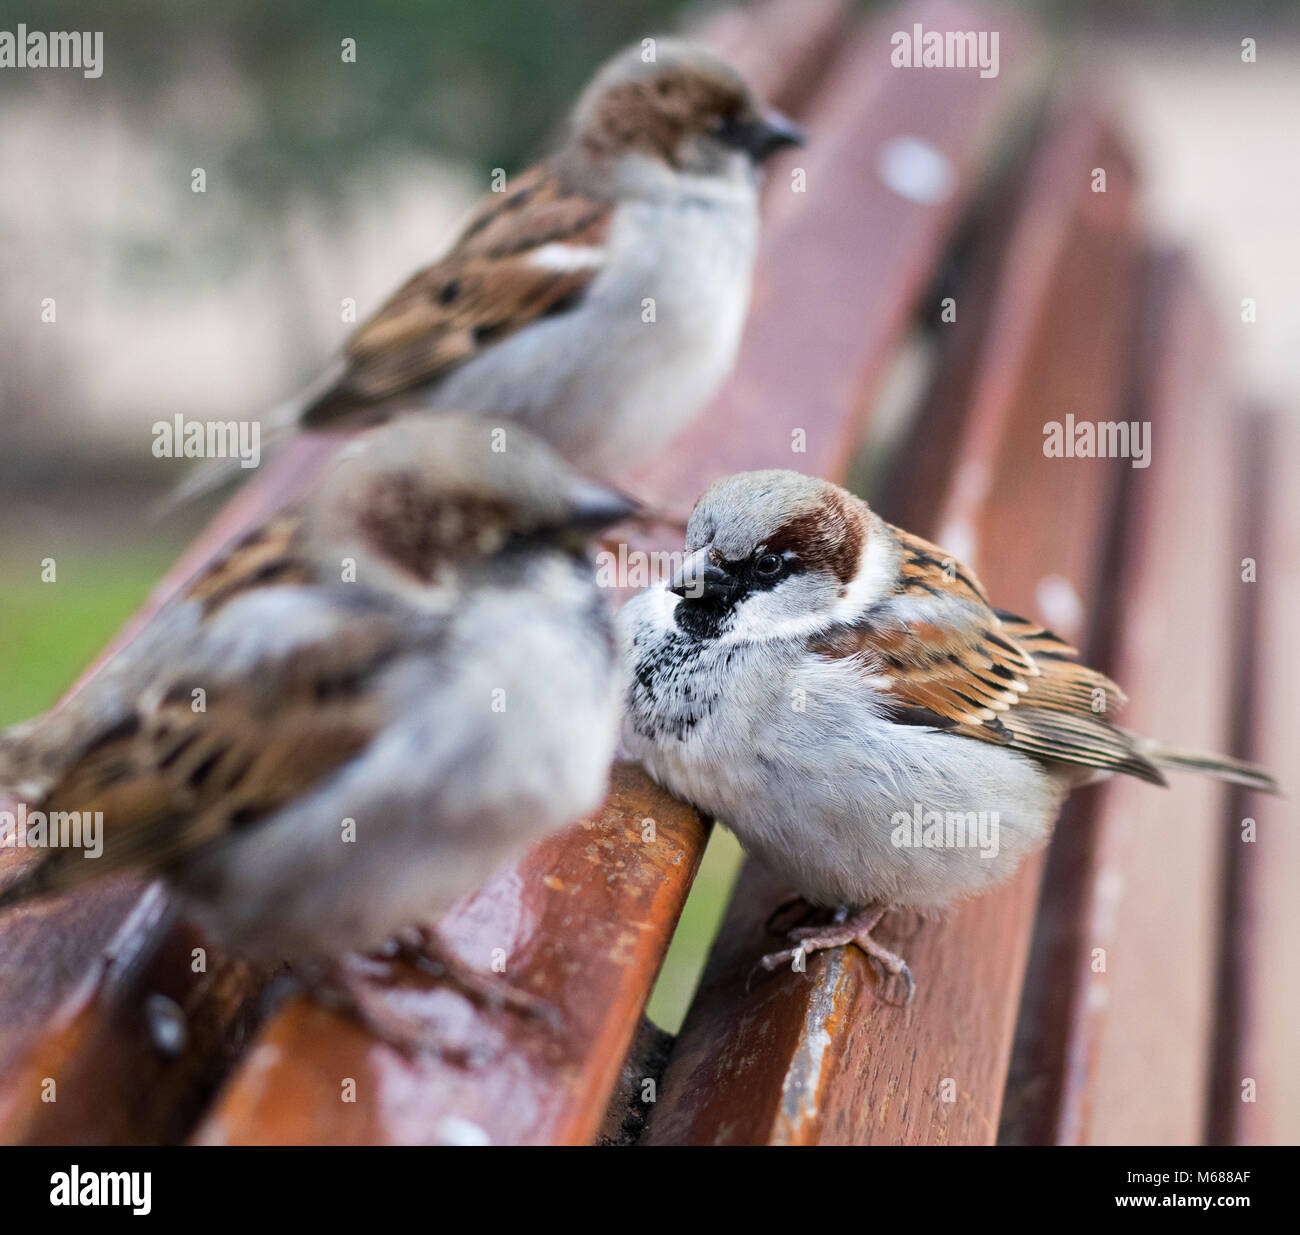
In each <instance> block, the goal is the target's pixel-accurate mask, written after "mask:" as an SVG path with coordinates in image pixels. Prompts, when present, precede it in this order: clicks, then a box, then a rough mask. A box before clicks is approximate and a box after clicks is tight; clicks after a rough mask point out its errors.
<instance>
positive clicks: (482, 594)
mask: <svg viewBox="0 0 1300 1235" xmlns="http://www.w3.org/2000/svg"><path fill="white" fill-rule="evenodd" d="M503 443H504V446H505V449H504V450H502V449H499V447H500V446H501V445H502V444H503ZM631 512H632V504H631V503H630V502H629V500H628V499H626V498H624V497H623V496H622V495H621V494H618V493H615V492H613V491H611V490H609V489H607V488H605V487H604V486H602V485H598V484H595V483H593V482H591V481H589V480H587V479H586V478H584V477H582V476H580V475H579V474H578V473H577V472H575V471H574V470H573V469H571V468H570V467H569V466H568V465H567V464H566V463H564V462H563V461H562V460H561V459H560V458H559V457H558V456H557V455H556V454H555V453H554V452H553V451H552V450H551V449H550V448H549V447H547V446H546V445H544V444H543V443H541V442H539V441H537V440H536V439H533V438H531V437H530V436H529V435H528V434H527V433H526V431H525V430H523V429H517V428H513V427H512V428H510V429H509V431H508V432H507V434H506V435H505V438H504V439H503V438H502V437H501V436H500V434H499V431H494V429H493V427H492V426H491V425H490V424H489V423H488V422H486V421H483V420H478V419H474V418H470V417H464V416H449V415H440V416H418V417H407V418H405V419H404V420H401V421H398V422H396V423H394V424H393V425H391V426H389V427H387V428H383V429H380V430H377V431H375V432H373V433H371V434H369V435H367V436H365V437H362V438H360V439H358V440H357V441H356V442H354V443H353V444H351V445H350V446H348V447H347V448H345V449H344V451H343V452H342V453H341V454H340V456H339V458H338V460H337V461H336V463H335V465H334V467H333V469H332V470H331V471H329V472H328V473H327V474H326V475H325V476H324V477H323V478H322V479H321V481H320V482H319V483H318V484H317V486H316V487H315V489H314V490H313V492H312V493H311V494H310V495H309V496H308V497H307V498H306V499H305V500H304V502H303V503H302V504H300V505H299V506H297V507H295V508H292V509H290V510H289V511H288V512H286V513H284V514H282V515H280V516H278V517H276V518H274V519H272V520H271V521H270V522H268V523H266V524H264V525H263V526H261V527H259V528H257V529H256V530H255V531H253V532H251V533H250V534H248V535H246V536H245V537H243V539H241V540H240V541H238V543H236V544H235V545H234V546H233V547H232V548H230V549H229V550H228V551H227V552H226V553H225V555H224V556H222V557H221V558H219V559H218V560H217V561H215V562H214V563H212V564H211V565H209V566H208V567H206V568H205V569H204V570H203V571H202V572H201V573H199V574H198V575H197V576H196V577H195V578H194V579H193V580H192V581H191V582H190V583H189V585H188V586H187V587H186V589H185V591H184V592H183V593H182V594H181V595H180V596H178V597H177V598H176V599H175V600H173V601H172V602H171V603H169V604H168V605H167V606H166V607H164V608H163V609H162V610H161V611H160V612H159V613H158V615H157V616H156V617H155V618H154V619H153V620H152V621H151V622H150V623H149V625H148V626H147V627H146V629H145V630H143V631H142V632H141V634H140V635H139V636H138V637H137V638H136V639H135V640H134V641H133V642H132V643H130V644H129V645H128V646H127V647H126V648H125V649H124V650H123V651H122V652H120V653H119V654H118V655H117V657H116V658H115V659H113V660H112V661H111V662H110V663H109V664H108V665H107V667H106V668H105V669H104V670H103V671H102V672H101V673H99V674H98V675H97V676H95V677H94V678H92V679H91V680H90V681H89V682H88V683H87V685H86V686H85V687H83V688H82V689H81V690H80V691H79V692H78V693H77V694H76V695H75V696H74V697H73V698H72V699H70V700H69V701H68V702H67V703H66V704H65V705H64V706H62V707H61V708H59V709H57V710H56V711H54V712H51V713H49V714H48V715H46V716H42V717H40V718H38V719H36V720H34V721H31V722H28V723H27V724H24V725H20V726H18V727H16V728H14V729H11V730H9V731H8V732H7V733H5V734H4V735H3V736H0V786H8V787H12V788H13V789H14V790H15V791H17V792H19V793H20V794H21V795H25V796H26V797H27V798H28V801H29V803H30V804H31V806H32V807H33V808H37V807H39V808H40V809H41V810H43V811H45V812H47V813H50V812H59V811H65V810H66V811H83V812H85V811H93V812H102V815H103V820H104V827H103V836H102V843H103V852H102V856H101V857H100V858H99V859H98V860H89V859H88V858H87V857H86V856H85V854H84V853H83V852H81V851H78V850H75V849H68V848H60V849H57V850H50V851H49V852H48V853H46V854H45V855H44V856H43V860H41V861H40V863H39V864H38V865H36V866H35V867H34V869H32V870H31V871H30V873H27V874H26V875H25V876H23V877H21V878H20V879H19V880H18V881H17V882H16V883H12V884H10V886H8V887H7V888H6V889H5V891H4V892H3V894H0V906H5V907H8V906H11V905H13V904H15V903H17V902H19V901H22V900H23V899H25V898H26V897H29V896H32V895H37V894H42V893H54V892H59V891H63V890H65V889H69V888H73V887H75V886H77V885H79V884H82V883H84V882H85V881H87V880H89V879H92V878H94V877H96V876H100V875H107V874H110V873H113V872H117V871H120V870H122V869H136V870H138V871H141V872H144V873H147V874H159V875H162V876H163V877H164V879H165V880H166V882H167V883H168V884H169V885H170V886H171V887H172V888H173V889H174V890H175V891H176V892H177V893H178V894H179V896H180V899H181V902H182V905H183V907H185V908H188V910H189V911H190V914H191V916H192V917H193V918H194V919H195V920H196V921H197V922H198V924H199V925H200V926H202V927H205V928H207V930H209V931H210V932H211V933H212V935H213V937H214V940H215V941H218V942H222V943H224V944H225V945H227V946H229V947H231V948H232V949H234V950H235V951H237V952H239V953H241V954H243V955H245V956H247V957H250V958H252V959H254V960H256V961H261V962H270V963H277V962H281V961H301V960H308V959H312V958H331V957H336V956H338V955H339V954H341V953H345V952H348V951H350V950H352V949H358V948H367V947H371V946H373V945H379V944H381V943H383V942H384V941H385V940H386V939H387V938H388V937H389V936H391V935H393V934H394V933H395V932H398V931H400V930H402V929H403V928H405V927H407V926H410V925H412V924H413V923H417V922H421V921H424V920H427V918H428V917H429V916H430V915H432V914H437V913H438V912H440V911H442V910H445V909H446V908H447V907H448V906H450V905H451V904H452V902H454V901H455V900H457V899H458V898H459V897H461V896H462V895H464V894H465V893H467V892H469V891H470V890H472V889H473V888H475V887H476V886H477V885H479V884H480V883H481V882H482V881H483V880H484V879H485V878H486V877H487V876H488V875H489V874H490V873H491V872H492V871H493V869H494V868H496V867H497V866H498V865H500V864H501V863H502V862H503V861H505V860H507V859H509V858H511V857H513V856H515V855H518V854H519V853H520V852H521V851H522V850H523V849H524V848H526V847H527V846H528V845H529V844H530V843H531V842H533V841H534V840H536V839H537V838H539V837H540V836H542V835H544V834H546V833H547V832H548V831H550V830H552V829H554V828H557V827H560V826H561V825H563V824H566V823H568V822H570V821H572V820H573V819H575V818H577V817H579V816H581V815H583V814H585V813H587V812H589V811H591V810H594V809H595V808H596V807H597V806H598V805H599V804H600V801H601V800H602V797H603V795H604V792H605V788H606V778H607V773H608V768H609V763H610V760H611V758H612V755H613V749H614V743H615V738H616V733H617V728H618V709H619V701H620V696H621V693H622V690H621V675H620V672H619V667H618V657H617V654H616V648H615V639H614V632H613V621H612V616H611V614H610V612H609V610H608V608H607V606H606V602H605V599H604V597H603V596H602V595H601V594H600V593H599V591H598V589H597V588H596V585H595V582H594V577H593V570H592V564H591V561H590V559H589V557H588V554H587V552H586V540H587V538H588V537H589V536H590V535H591V534H592V533H593V532H594V531H596V530H598V529H600V528H602V527H604V526H606V525H608V524H611V523H615V522H617V521H619V520H620V519H622V518H624V517H626V516H627V515H628V514H629V513H631Z"/></svg>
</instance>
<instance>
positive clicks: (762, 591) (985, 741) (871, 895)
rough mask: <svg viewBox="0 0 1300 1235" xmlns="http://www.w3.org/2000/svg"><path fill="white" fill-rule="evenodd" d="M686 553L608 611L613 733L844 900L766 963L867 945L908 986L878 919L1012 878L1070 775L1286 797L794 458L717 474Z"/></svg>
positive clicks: (754, 844)
mask: <svg viewBox="0 0 1300 1235" xmlns="http://www.w3.org/2000/svg"><path fill="white" fill-rule="evenodd" d="M685 552H686V557H685V559H684V561H683V564H682V566H681V569H680V570H679V571H678V572H677V574H676V575H675V577H674V578H672V579H669V580H665V581H664V582H663V583H662V584H661V585H659V586H657V587H652V588H649V589H647V590H646V591H644V592H642V593H640V594H639V595H638V596H636V597H635V598H633V600H632V601H631V602H630V603H629V604H628V605H627V606H625V608H624V609H623V611H622V612H621V613H620V615H619V628H620V636H621V639H622V643H623V648H624V655H625V659H626V661H627V664H628V670H629V681H630V684H629V688H628V700H627V716H626V720H625V723H624V742H625V743H626V745H627V746H628V748H629V750H630V751H631V753H632V754H633V755H634V756H635V757H637V758H639V759H640V760H641V761H642V763H643V764H644V766H645V768H646V770H647V771H648V772H649V773H650V774H651V775H652V776H653V777H654V778H655V779H656V780H657V781H658V782H659V783H660V784H662V785H663V786H665V787H666V788H667V789H669V790H670V791H671V792H673V793H675V794H676V795H678V796H679V797H682V798H684V799H685V800H687V801H689V802H691V803H692V804H693V805H695V806H696V807H697V808H699V809H700V810H701V811H703V812H706V813H707V814H709V815H711V816H713V817H714V818H715V819H717V820H718V821H719V822H721V823H723V824H725V825H726V826H727V827H728V828H730V829H731V830H732V831H733V832H734V833H735V834H736V836H737V838H738V839H739V841H740V842H741V844H742V846H743V847H744V848H745V849H746V850H747V851H748V852H749V853H750V854H751V855H752V856H754V857H755V858H757V859H758V860H759V861H760V862H762V863H763V864H764V865H765V866H766V867H767V868H768V869H769V870H770V871H771V872H772V873H773V874H774V875H776V876H777V877H778V878H779V879H781V880H782V881H784V882H785V883H786V884H788V885H789V886H790V887H792V888H793V889H794V890H795V891H797V892H798V893H799V894H800V895H801V896H802V897H803V898H804V899H805V900H807V901H809V902H810V903H811V904H813V905H816V906H826V907H834V908H835V909H836V910H837V915H836V918H835V920H833V921H832V922H831V923H830V924H829V925H827V926H811V927H802V928H799V929H798V930H796V931H793V932H791V935H792V937H793V939H794V940H795V941H796V946H795V947H793V948H789V949H786V950H784V951H781V952H777V953H773V954H771V955H769V956H767V957H765V958H764V959H763V963H764V965H765V966H766V967H767V968H769V969H770V968H774V967H776V966H778V965H781V964H785V963H787V962H792V961H801V960H802V957H803V956H804V955H806V954H807V953H809V952H814V951H817V950H818V949H821V948H826V947H835V946H840V945H844V944H847V943H855V944H856V945H858V946H859V947H860V948H861V949H862V950H863V951H864V952H866V953H867V955H868V956H869V957H871V958H872V959H873V962H874V963H876V964H879V965H881V966H883V968H884V969H885V971H887V972H888V973H889V974H892V975H897V976H899V977H901V978H902V979H903V980H905V981H906V983H907V990H908V998H909V999H910V997H911V993H912V991H913V989H914V983H913V980H912V975H911V973H910V970H909V969H908V967H907V965H906V962H905V961H904V959H903V958H902V957H901V956H899V955H897V954H896V953H895V952H893V951H891V950H889V949H887V948H885V947H884V946H882V945H881V944H880V943H878V942H877V941H876V940H875V939H874V938H873V937H872V934H871V932H872V929H873V928H874V927H875V925H876V924H877V922H878V921H879V920H880V918H881V917H882V916H883V915H884V913H885V912H886V911H887V910H888V909H890V908H893V907H907V908H915V909H918V910H925V909H935V908H942V907H944V906H946V905H949V904H951V903H952V902H953V901H955V900H957V899H959V898H961V897H965V896H970V895H974V894H978V893H981V892H984V891H987V890H988V889H991V888H993V887H995V886H996V885H998V884H1000V883H1002V882H1004V881H1005V880H1007V879H1008V878H1010V877H1011V875H1012V874H1013V873H1014V872H1015V871H1016V869H1017V868H1018V867H1019V865H1020V863H1021V862H1022V861H1023V859H1024V858H1025V857H1027V856H1028V855H1029V854H1030V853H1032V852H1033V851H1035V850H1036V849H1038V848H1039V847H1041V846H1042V845H1044V844H1045V843H1046V842H1047V840H1048V838H1049V836H1050V834H1051V831H1052V827H1053V824H1054V821H1055V819H1056V815H1057V812H1058V810H1059V808H1060V805H1061V803H1062V801H1063V799H1064V798H1065V796H1066V794H1067V793H1068V792H1069V791H1070V790H1071V789H1074V788H1076V787H1078V786H1080V785H1084V784H1087V783H1089V782H1091V781H1093V780H1096V779H1099V778H1103V777H1106V776H1108V775H1110V774H1113V773H1115V772H1123V773H1126V774H1128V775H1131V776H1136V777H1138V778H1140V779H1142V780H1146V781H1150V782H1151V783H1153V784H1157V785H1164V784H1166V781H1165V777H1164V769H1167V768H1183V769H1189V770H1195V771H1200V772H1205V773H1208V774H1209V775H1211V776H1215V777H1218V778H1220V779H1223V780H1228V781H1233V782H1236V783H1239V784H1243V785H1247V786H1249V787H1251V788H1253V789H1257V790H1262V791H1265V792H1271V793H1276V792H1278V787H1277V784H1276V782H1275V781H1274V780H1273V779H1272V777H1270V776H1268V775H1267V774H1266V773H1265V772H1263V771H1261V770H1260V769H1258V768H1256V767H1254V766H1253V765H1250V764H1247V763H1243V762H1241V761H1239V760H1235V759H1230V758H1226V757H1219V756H1214V755H1201V754H1191V753H1187V752H1182V751H1177V750H1173V749H1169V748H1166V747H1163V746H1161V745H1160V744H1159V743H1156V742H1153V741H1151V740H1150V739H1147V738H1144V737H1140V736H1138V735H1137V734H1134V733H1131V732H1129V731H1127V730H1125V729H1122V728H1120V727H1119V726H1118V725H1116V724H1115V722H1114V720H1113V715H1114V713H1115V712H1116V711H1118V710H1119V709H1120V707H1121V706H1122V705H1123V703H1124V696H1123V694H1122V693H1121V691H1120V689H1119V687H1117V686H1116V685H1115V683H1114V682H1112V681H1110V680H1109V679H1108V678H1107V677H1105V676H1104V675H1103V674H1101V673H1099V672H1097V671H1096V670H1094V669H1090V668H1088V667H1087V666H1086V665H1082V664H1080V663H1079V662H1078V661H1077V660H1076V659H1075V655H1076V654H1075V651H1074V649H1073V648H1071V647H1069V646H1068V645H1067V644H1065V643H1064V642H1063V641H1062V640H1060V639H1059V638H1057V637H1056V636H1055V635H1054V634H1052V633H1051V632H1050V631H1048V630H1045V629H1043V628H1042V627H1040V626H1038V625H1036V624H1035V623H1033V622H1031V621H1028V620H1026V619H1025V618H1021V617H1016V616H1014V615H1013V614H1010V613H1007V612H1004V611H1001V610H998V609H995V608H993V607H992V605H991V604H990V602H989V599H988V597H987V596H986V595H985V592H984V589H983V587H982V586H981V585H980V582H979V580H978V579H977V578H976V577H975V575H974V574H973V573H972V572H971V571H970V570H968V569H966V568H965V567H964V566H962V565H961V564H960V563H959V562H957V561H955V559H953V558H952V557H951V555H949V554H947V553H945V552H944V551H943V550H942V549H939V548H937V547H936V546H934V545H932V544H930V543H929V542H927V541H925V540H922V539H921V538H920V537H917V536H913V535H911V534H909V533H908V532H905V531H903V530H902V529H900V528H896V527H893V526H891V525H890V524H888V523H886V522H885V521H884V520H883V519H881V518H880V517H879V516H878V515H876V514H875V513H874V512H873V511H871V510H870V509H869V508H868V507H867V505H866V503H865V502H863V501H861V500H860V499H859V498H857V497H855V496H853V495H852V494H850V493H849V492H847V491H846V490H844V489H842V488H840V487H838V486H837V485H834V484H831V483H829V482H827V481H823V480H819V479H815V478H813V477H809V476H805V475H802V474H800V473H797V472H791V471H761V472H748V473H742V474H739V475H735V476H731V477H728V478H726V479H724V480H720V481H718V482H717V483H716V484H714V485H713V486H712V487H711V488H710V489H709V490H708V491H707V492H706V493H705V494H704V496H703V497H702V498H701V499H700V501H699V502H698V504H697V505H696V507H695V509H694V511H693V512H692V514H691V517H690V521H689V524H688V529H687V535H686V547H685ZM990 824H991V826H989V825H990ZM976 836H978V839H979V842H980V843H975V837H976Z"/></svg>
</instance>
